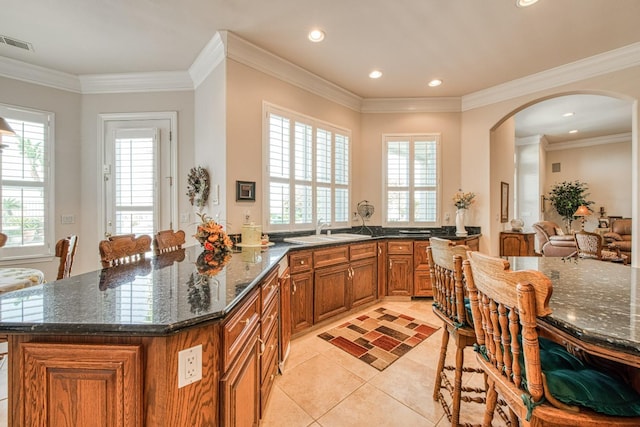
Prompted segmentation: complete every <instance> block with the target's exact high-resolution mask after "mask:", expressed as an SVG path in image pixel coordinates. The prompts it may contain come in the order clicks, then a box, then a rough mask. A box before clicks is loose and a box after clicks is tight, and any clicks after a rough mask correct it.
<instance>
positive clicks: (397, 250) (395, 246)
mask: <svg viewBox="0 0 640 427" xmlns="http://www.w3.org/2000/svg"><path fill="white" fill-rule="evenodd" d="M387 253H388V254H390V255H391V254H401V255H411V254H412V253H413V242H411V241H408V240H398V241H395V242H388V243H387Z"/></svg>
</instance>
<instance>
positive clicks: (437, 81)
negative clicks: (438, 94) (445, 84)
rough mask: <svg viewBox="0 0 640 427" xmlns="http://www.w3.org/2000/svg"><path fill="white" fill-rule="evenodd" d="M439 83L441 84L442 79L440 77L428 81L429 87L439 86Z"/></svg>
mask: <svg viewBox="0 0 640 427" xmlns="http://www.w3.org/2000/svg"><path fill="white" fill-rule="evenodd" d="M441 84H442V80H440V79H433V80H431V81H430V82H429V86H430V87H436V86H440V85H441Z"/></svg>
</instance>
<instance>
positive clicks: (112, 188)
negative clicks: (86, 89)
mask: <svg viewBox="0 0 640 427" xmlns="http://www.w3.org/2000/svg"><path fill="white" fill-rule="evenodd" d="M104 129H105V140H104V141H105V144H104V162H103V171H102V172H103V178H104V207H105V212H104V215H105V216H104V218H105V223H104V235H105V236H110V235H118V234H136V235H140V234H148V235H153V234H154V233H156V232H157V231H158V230H165V229H169V228H173V221H172V219H173V218H172V213H173V205H174V200H173V191H172V184H173V177H172V170H173V168H172V164H173V159H172V149H171V143H172V141H171V137H172V135H171V121H170V120H169V119H158V120H113V121H106V122H105V127H104Z"/></svg>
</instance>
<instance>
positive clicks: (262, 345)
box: [258, 338, 264, 356]
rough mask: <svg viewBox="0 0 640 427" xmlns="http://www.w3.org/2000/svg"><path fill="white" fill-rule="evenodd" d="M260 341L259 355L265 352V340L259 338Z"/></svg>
mask: <svg viewBox="0 0 640 427" xmlns="http://www.w3.org/2000/svg"><path fill="white" fill-rule="evenodd" d="M258 342H259V343H260V353H258V356H262V355H263V354H264V341H262V340H261V339H260V338H258Z"/></svg>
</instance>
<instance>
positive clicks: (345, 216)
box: [334, 188, 349, 222]
mask: <svg viewBox="0 0 640 427" xmlns="http://www.w3.org/2000/svg"><path fill="white" fill-rule="evenodd" d="M334 215H335V217H334V220H335V221H336V222H347V221H349V190H348V189H346V188H336V207H335V210H334Z"/></svg>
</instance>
